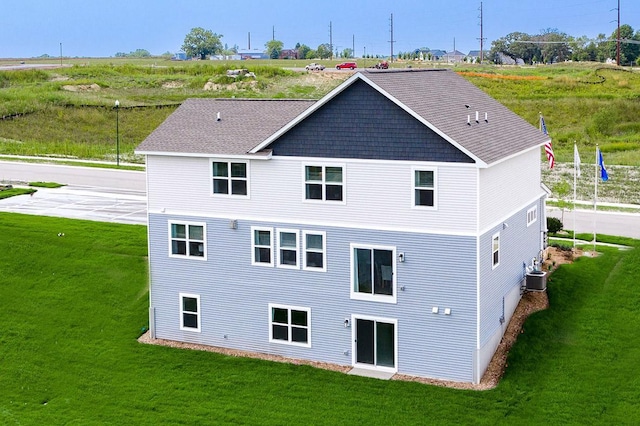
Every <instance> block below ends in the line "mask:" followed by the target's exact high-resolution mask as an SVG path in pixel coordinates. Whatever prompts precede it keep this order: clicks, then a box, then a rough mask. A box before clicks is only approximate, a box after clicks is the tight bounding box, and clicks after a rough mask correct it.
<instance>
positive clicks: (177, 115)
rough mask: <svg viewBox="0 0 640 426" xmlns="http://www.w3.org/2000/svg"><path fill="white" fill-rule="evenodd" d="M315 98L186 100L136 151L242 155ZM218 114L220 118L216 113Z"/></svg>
mask: <svg viewBox="0 0 640 426" xmlns="http://www.w3.org/2000/svg"><path fill="white" fill-rule="evenodd" d="M314 103H315V101H308V100H258V99H187V100H186V101H184V103H183V104H182V105H180V107H178V109H177V110H176V111H175V112H174V113H173V114H171V115H170V116H169V117H168V118H167V119H166V120H165V121H164V122H163V123H162V124H161V125H160V126H159V127H158V128H157V129H156V130H154V131H153V132H152V133H151V134H150V135H149V136H148V137H147V138H146V139H145V140H144V141H143V142H142V143H141V144H140V145H139V146H138V147H137V148H136V151H138V152H142V153H146V152H167V153H188V154H216V155H243V154H246V153H247V152H248V151H249V150H251V148H253V147H255V146H256V145H258V144H260V143H261V142H262V141H264V140H265V139H267V138H268V137H269V136H271V135H272V134H273V133H275V132H276V131H278V130H279V129H280V128H281V127H282V126H284V125H285V124H287V123H289V122H290V121H291V120H293V119H294V118H295V117H297V116H298V115H299V114H300V113H302V112H303V111H304V110H306V109H307V108H309V107H310V106H311V105H313V104H314ZM218 113H220V121H217V120H216V118H217V115H218Z"/></svg>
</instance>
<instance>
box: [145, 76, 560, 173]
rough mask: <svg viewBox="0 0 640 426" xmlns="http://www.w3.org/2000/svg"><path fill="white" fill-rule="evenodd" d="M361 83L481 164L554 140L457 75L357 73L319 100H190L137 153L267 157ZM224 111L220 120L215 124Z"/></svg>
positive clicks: (493, 161) (487, 163)
mask: <svg viewBox="0 0 640 426" xmlns="http://www.w3.org/2000/svg"><path fill="white" fill-rule="evenodd" d="M360 80H362V81H364V82H366V83H367V84H369V85H371V86H372V87H373V88H374V89H375V90H378V91H379V92H380V93H382V94H383V95H384V96H386V97H387V98H389V99H390V100H391V101H392V102H395V103H396V104H397V105H398V106H400V107H401V108H402V109H404V110H405V111H406V112H407V113H408V114H410V115H411V116H413V117H414V118H415V119H417V120H418V121H420V122H421V123H423V124H424V125H425V126H427V127H429V128H430V129H431V130H433V131H435V132H436V133H438V134H439V135H440V136H441V137H443V138H444V139H445V140H447V141H449V142H450V143H451V144H452V145H454V146H455V147H457V148H458V149H460V150H461V151H462V152H464V153H465V154H467V155H468V156H469V157H471V158H472V159H474V161H475V162H476V163H477V164H478V165H479V166H481V167H482V166H487V165H490V164H492V163H495V162H498V161H501V160H504V159H506V158H508V157H510V156H513V155H515V154H517V153H520V152H522V151H525V150H529V149H533V148H535V147H539V146H541V145H543V144H544V143H545V142H546V141H548V140H549V137H548V136H547V135H544V134H543V133H542V132H540V131H539V130H538V129H537V128H536V127H534V126H532V125H531V124H529V123H528V122H526V121H525V120H524V119H522V118H521V117H519V116H518V115H516V114H515V113H513V112H512V111H511V110H509V109H508V108H507V107H505V106H504V105H502V104H501V103H499V102H498V101H496V100H495V99H493V98H491V97H490V96H489V95H487V94H486V93H485V92H483V91H482V90H480V89H479V88H478V87H476V86H474V85H473V84H472V83H470V82H469V81H467V80H466V79H464V78H463V77H461V76H459V75H457V74H456V73H455V72H453V71H450V70H440V69H428V70H424V69H423V70H417V69H407V70H365V71H359V72H357V73H355V74H354V75H352V76H351V77H350V78H349V79H347V80H346V81H345V82H344V83H342V84H341V85H340V86H338V87H337V88H336V89H334V90H333V91H331V92H330V93H329V94H327V95H326V96H324V97H323V98H322V99H320V100H319V101H309V100H247V99H244V100H243V99H188V100H187V101H185V102H184V103H183V104H182V105H181V106H180V107H179V108H178V109H177V110H176V111H175V112H174V113H173V114H172V115H171V116H169V118H167V120H166V121H165V122H164V123H162V124H161V125H160V127H158V128H157V129H156V130H155V131H154V132H153V133H151V135H149V137H147V139H145V140H144V142H142V144H141V145H140V146H138V148H137V150H136V151H137V152H139V153H151V152H156V153H183V155H187V154H205V155H219V156H222V155H227V156H229V155H235V156H241V155H247V154H254V155H256V154H260V152H261V151H263V150H266V149H268V148H269V145H270V144H271V143H273V142H274V141H276V140H277V139H278V138H279V137H281V136H282V135H283V134H285V133H286V132H287V131H289V130H290V129H292V128H293V127H295V126H296V125H297V124H298V123H300V122H301V121H303V120H304V119H305V118H307V117H308V116H310V115H311V114H313V113H314V112H315V111H316V110H318V109H319V108H321V107H322V106H323V105H324V104H326V103H327V102H331V100H332V99H333V98H334V97H335V96H337V95H338V94H339V93H341V92H342V91H344V90H345V89H346V88H347V87H349V86H350V85H351V84H353V83H354V82H356V81H360ZM218 113H220V116H221V120H220V121H217V120H216V117H217V114H218ZM476 114H477V116H478V121H477V122H476ZM485 118H486V120H485Z"/></svg>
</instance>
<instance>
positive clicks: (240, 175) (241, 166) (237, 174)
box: [212, 161, 249, 197]
mask: <svg viewBox="0 0 640 426" xmlns="http://www.w3.org/2000/svg"><path fill="white" fill-rule="evenodd" d="M247 168H248V165H247V163H232V162H227V161H214V162H213V163H212V172H213V194H214V195H233V196H245V197H246V196H248V195H249V188H248V178H247V176H248V173H247Z"/></svg>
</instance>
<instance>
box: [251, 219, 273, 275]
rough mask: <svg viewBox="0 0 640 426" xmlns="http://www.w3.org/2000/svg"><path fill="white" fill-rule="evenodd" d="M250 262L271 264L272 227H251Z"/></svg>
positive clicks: (261, 264)
mask: <svg viewBox="0 0 640 426" xmlns="http://www.w3.org/2000/svg"><path fill="white" fill-rule="evenodd" d="M251 264H252V265H260V266H273V228H263V227H258V226H252V227H251Z"/></svg>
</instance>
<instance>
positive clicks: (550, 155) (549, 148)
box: [540, 114, 556, 169]
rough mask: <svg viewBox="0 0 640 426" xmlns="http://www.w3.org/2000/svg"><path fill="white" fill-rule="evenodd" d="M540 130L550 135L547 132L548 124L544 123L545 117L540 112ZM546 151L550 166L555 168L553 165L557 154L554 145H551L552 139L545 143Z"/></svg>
mask: <svg viewBox="0 0 640 426" xmlns="http://www.w3.org/2000/svg"><path fill="white" fill-rule="evenodd" d="M540 130H542V133H544V134H545V135H547V136H549V133H547V125H546V124H545V123H544V117H543V116H542V114H540ZM544 152H545V153H546V154H547V160H548V161H549V168H550V169H553V166H554V165H555V164H556V156H555V155H553V147H552V146H551V140H548V141H547V142H546V143H545V144H544Z"/></svg>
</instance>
